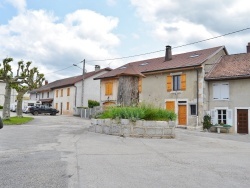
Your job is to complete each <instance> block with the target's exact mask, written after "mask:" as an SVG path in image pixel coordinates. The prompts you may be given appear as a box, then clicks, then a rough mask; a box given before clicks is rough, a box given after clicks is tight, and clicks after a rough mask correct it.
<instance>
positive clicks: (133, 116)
mask: <svg viewBox="0 0 250 188" xmlns="http://www.w3.org/2000/svg"><path fill="white" fill-rule="evenodd" d="M98 118H101V119H105V118H111V119H116V118H118V119H130V120H132V121H135V120H138V119H144V120H158V121H160V120H161V121H169V120H176V118H177V115H176V114H175V113H174V112H173V111H168V110H165V109H161V108H156V107H153V106H150V105H140V106H138V107H109V108H108V109H107V110H105V111H104V112H103V113H102V114H100V115H99V117H98Z"/></svg>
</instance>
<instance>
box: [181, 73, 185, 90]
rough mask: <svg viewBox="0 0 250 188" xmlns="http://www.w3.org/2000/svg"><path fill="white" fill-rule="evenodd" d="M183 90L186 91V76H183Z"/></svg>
mask: <svg viewBox="0 0 250 188" xmlns="http://www.w3.org/2000/svg"><path fill="white" fill-rule="evenodd" d="M181 90H186V74H182V75H181Z"/></svg>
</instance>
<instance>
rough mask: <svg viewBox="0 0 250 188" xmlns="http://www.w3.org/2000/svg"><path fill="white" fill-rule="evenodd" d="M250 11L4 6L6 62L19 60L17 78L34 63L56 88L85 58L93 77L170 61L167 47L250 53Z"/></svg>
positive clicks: (124, 3) (227, 1)
mask: <svg viewBox="0 0 250 188" xmlns="http://www.w3.org/2000/svg"><path fill="white" fill-rule="evenodd" d="M249 12H250V1H248V0H237V1H236V0H220V1H218V0H202V1H201V0H185V1H184V0H175V1H173V0H95V1H93V0H70V1H69V0H0V58H1V61H2V60H3V59H4V58H6V57H12V58H13V59H14V61H13V62H12V63H11V65H12V67H13V71H14V70H15V67H16V66H17V62H18V61H20V60H23V61H24V62H27V61H32V66H34V67H38V69H39V71H40V73H43V74H45V78H46V79H47V80H48V81H49V82H52V81H54V80H57V79H61V78H66V77H70V76H75V75H79V74H81V73H82V68H83V63H82V61H83V60H84V59H85V63H86V64H85V69H86V71H87V72H90V71H94V67H95V65H100V66H101V68H105V67H110V68H117V67H119V66H122V65H123V64H126V63H129V62H133V61H137V60H144V59H145V60H146V59H149V58H154V57H162V56H164V54H165V46H166V45H170V46H172V53H173V54H179V53H184V52H189V51H193V50H200V49H206V48H211V47H216V46H225V47H226V49H227V51H228V53H229V54H236V53H246V45H247V44H248V42H250V29H249V28H250V19H249ZM246 28H248V29H246ZM244 29H245V30H244ZM240 30H243V31H241V32H236V33H234V34H231V35H226V36H223V37H219V38H216V39H212V40H207V41H204V42H200V43H196V44H192V45H186V44H190V43H193V42H197V41H201V40H205V39H209V38H214V37H217V36H221V35H224V34H227V33H231V32H234V31H240ZM182 45H186V46H183V47H178V46H182ZM149 52H155V53H150V54H147V55H140V54H145V53H149ZM128 56H135V57H133V58H123V57H128ZM97 60H98V61H97ZM99 60H100V61H99ZM73 64H76V65H77V66H78V67H76V66H73Z"/></svg>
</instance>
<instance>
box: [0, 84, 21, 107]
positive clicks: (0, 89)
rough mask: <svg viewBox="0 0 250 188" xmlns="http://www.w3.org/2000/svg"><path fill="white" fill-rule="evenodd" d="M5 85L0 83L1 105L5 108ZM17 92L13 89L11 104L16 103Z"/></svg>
mask: <svg viewBox="0 0 250 188" xmlns="http://www.w3.org/2000/svg"><path fill="white" fill-rule="evenodd" d="M5 85H6V84H5V83H3V82H0V105H1V106H3V103H4V94H5ZM16 96H17V92H16V90H15V89H11V96H10V104H12V103H14V102H15V101H16Z"/></svg>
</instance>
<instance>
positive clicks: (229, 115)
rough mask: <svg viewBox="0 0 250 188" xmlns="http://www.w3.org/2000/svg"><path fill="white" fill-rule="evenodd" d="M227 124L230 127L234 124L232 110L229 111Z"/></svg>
mask: <svg viewBox="0 0 250 188" xmlns="http://www.w3.org/2000/svg"><path fill="white" fill-rule="evenodd" d="M227 124H228V125H232V124H233V110H232V109H228V110H227Z"/></svg>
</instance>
